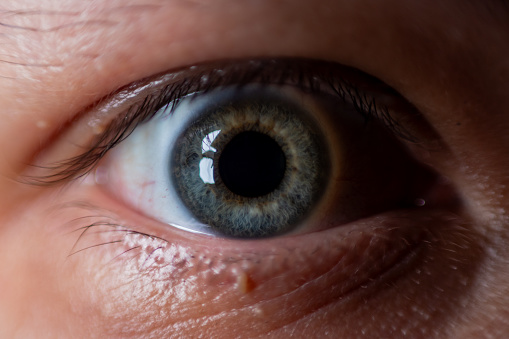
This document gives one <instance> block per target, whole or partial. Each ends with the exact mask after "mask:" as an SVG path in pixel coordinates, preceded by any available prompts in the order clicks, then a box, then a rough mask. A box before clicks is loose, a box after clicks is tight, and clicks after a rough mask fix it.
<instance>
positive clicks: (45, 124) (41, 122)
mask: <svg viewBox="0 0 509 339" xmlns="http://www.w3.org/2000/svg"><path fill="white" fill-rule="evenodd" d="M35 125H36V126H37V127H38V128H40V129H46V128H48V122H47V121H44V120H39V121H37V122H36V123H35Z"/></svg>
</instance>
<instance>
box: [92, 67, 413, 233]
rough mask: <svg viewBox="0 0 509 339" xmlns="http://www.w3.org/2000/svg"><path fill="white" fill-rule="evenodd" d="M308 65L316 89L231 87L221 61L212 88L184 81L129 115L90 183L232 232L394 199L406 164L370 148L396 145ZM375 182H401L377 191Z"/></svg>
mask: <svg viewBox="0 0 509 339" xmlns="http://www.w3.org/2000/svg"><path fill="white" fill-rule="evenodd" d="M285 71H286V72H291V71H292V70H288V69H287V70H285ZM308 72H309V73H310V74H306V77H310V78H314V79H315V81H316V82H315V83H312V85H313V86H315V87H316V88H314V90H313V91H309V88H305V85H304V84H299V86H302V87H303V91H302V93H304V94H303V95H301V96H299V97H298V98H297V97H296V96H295V95H292V94H291V93H290V94H289V93H288V91H287V90H286V89H285V87H284V86H280V84H281V82H278V83H277V85H278V86H271V85H270V81H268V83H267V84H264V83H260V82H259V81H253V83H252V85H251V84H249V83H247V84H243V86H242V87H238V86H228V85H229V84H228V83H221V81H223V82H225V81H224V78H228V77H232V78H233V75H231V74H228V72H226V74H223V75H222V78H221V79H223V80H217V83H219V85H218V86H217V87H215V88H213V90H208V91H198V92H196V91H194V92H193V85H192V84H191V85H189V83H188V82H186V83H185V85H186V86H187V87H186V88H187V91H188V92H189V93H193V95H191V96H183V97H182V96H181V97H182V99H181V100H180V101H179V104H178V105H177V106H175V107H174V109H173V110H172V111H171V113H170V114H167V115H161V116H157V115H156V116H155V118H154V119H151V120H148V121H146V122H145V123H143V124H141V125H139V126H137V128H136V129H135V130H134V131H133V132H132V134H131V135H130V136H129V137H128V138H126V139H125V140H124V141H123V142H122V143H120V144H119V145H118V146H117V147H116V148H115V149H114V150H112V151H111V152H112V153H113V155H114V156H113V157H111V160H110V161H109V162H108V163H107V164H106V165H105V166H99V167H97V169H96V171H95V180H96V182H97V183H99V184H101V185H106V186H108V189H110V190H111V191H112V192H117V193H116V194H117V195H121V196H120V198H121V199H124V200H126V201H127V203H129V204H131V205H133V206H136V208H138V209H139V210H140V211H142V212H143V213H145V214H147V215H148V216H150V217H153V218H155V219H157V220H160V221H162V222H164V223H167V224H168V225H176V226H177V227H178V228H182V229H185V230H188V231H190V232H198V233H206V234H211V235H219V236H223V237H228V238H236V239H263V238H269V237H275V236H280V235H284V234H289V233H292V234H293V233H295V232H313V231H315V230H316V228H314V226H313V224H314V220H315V218H316V214H317V213H318V212H317V211H319V213H325V214H327V215H326V217H329V215H331V218H332V219H333V220H339V221H340V222H343V223H344V222H347V221H351V220H352V219H356V218H361V217H363V216H366V215H368V214H370V213H374V212H379V211H383V210H385V209H390V208H392V207H394V206H396V205H397V202H398V201H400V200H401V199H402V198H403V197H404V196H405V194H407V191H408V190H406V189H405V187H402V186H404V185H403V184H401V182H404V181H405V180H399V179H401V176H402V175H403V176H405V178H406V177H407V175H406V174H405V168H406V167H405V166H400V165H401V164H402V163H403V162H400V163H397V164H394V163H393V164H390V163H387V162H386V161H385V162H384V160H383V156H381V155H379V154H378V155H376V156H373V154H376V153H377V152H379V153H382V154H384V152H386V150H384V149H383V147H380V145H389V146H391V147H392V146H393V145H392V144H391V143H390V142H388V141H386V140H384V138H385V137H384V136H383V134H382V133H373V134H372V135H366V133H364V134H365V135H361V134H362V133H363V131H365V130H364V128H363V127H364V126H363V123H362V119H357V118H353V117H352V116H351V115H352V114H358V113H355V112H356V108H355V107H353V106H355V105H353V104H352V103H351V102H350V101H346V100H344V98H343V97H342V96H341V95H331V93H330V91H326V92H320V91H319V90H318V89H319V88H320V86H318V85H317V82H319V81H321V80H320V77H319V76H318V75H315V74H313V72H312V70H308ZM207 76H208V77H210V76H212V75H211V74H207ZM293 78H294V77H288V79H293ZM206 80H207V81H210V80H211V79H209V78H207V79H206ZM212 80H214V79H212ZM198 81H203V79H201V80H198ZM292 81H293V80H291V81H290V80H288V83H289V84H291V85H295V83H294V82H292ZM324 81H325V80H324ZM338 81H339V80H338ZM283 85H284V84H283ZM323 85H324V84H323ZM294 87H295V86H294ZM323 87H324V88H329V87H327V86H325V85H324V86H323ZM317 88H318V89H317ZM194 89H196V88H194ZM202 89H203V88H202ZM178 90H182V88H181V87H179V86H178V84H177V85H176V86H175V91H178ZM359 95H362V94H359ZM165 96H167V97H170V98H171V97H175V96H172V94H171V93H168V91H167V92H165ZM302 98H304V99H302ZM303 101H304V102H303ZM349 105H350V106H349ZM310 107H311V109H310ZM313 107H319V108H320V109H317V110H315V109H312V108H313ZM331 134H334V135H333V136H332V137H331ZM370 147H371V148H370ZM388 152H389V153H390V155H391V157H392V156H393V155H394V154H395V153H394V152H396V153H397V151H394V152H393V151H391V150H389V151H388ZM391 152H392V153H391ZM389 158H390V157H389ZM373 159H375V160H373ZM378 160H379V161H380V163H377V161H378ZM404 165H405V164H404ZM377 166H378V167H380V168H381V169H380V168H377ZM396 167H398V170H395V171H392V172H391V169H394V168H396ZM407 168H408V167H407ZM377 181H386V182H394V183H397V182H400V183H398V184H397V185H396V186H397V188H396V189H394V190H392V191H391V193H390V194H389V195H387V194H385V195H384V194H383V193H381V192H375V191H376V190H374V189H373V184H374V183H375V182H377ZM382 187H383V189H387V190H388V191H390V187H391V185H390V184H388V185H386V186H384V185H382ZM393 187H394V185H393ZM385 200H390V203H387V201H385ZM338 202H340V204H339V205H341V207H340V208H338V207H337V206H338ZM324 206H325V207H324ZM363 206H367V208H366V209H365V211H362V210H363ZM352 211H355V212H352ZM373 211H374V212H373ZM320 218H321V219H323V216H320ZM303 224H306V225H308V226H306V227H305V228H303V227H302V225H303ZM309 225H310V226H309ZM334 225H338V223H334Z"/></svg>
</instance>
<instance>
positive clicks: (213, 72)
mask: <svg viewBox="0 0 509 339" xmlns="http://www.w3.org/2000/svg"><path fill="white" fill-rule="evenodd" d="M338 68H339V69H341V71H339V72H338V70H337V69H338ZM344 69H348V71H349V72H359V71H356V70H352V69H350V68H346V67H344V66H340V65H337V64H333V63H328V62H321V61H310V60H301V59H259V60H246V61H240V62H232V63H223V64H217V66H216V65H211V64H208V65H203V66H192V67H189V68H187V69H186V70H184V71H180V72H177V73H179V74H182V75H184V77H183V78H182V79H178V80H177V81H174V82H170V83H169V84H168V85H166V86H164V87H163V88H162V90H160V91H159V93H157V94H149V95H148V96H146V97H145V98H144V99H143V100H141V101H139V102H138V103H135V104H133V105H132V106H131V107H129V108H128V109H127V110H126V111H125V113H124V114H120V115H118V116H117V117H116V118H114V119H113V120H112V121H111V122H110V123H109V125H108V126H107V127H106V128H105V131H104V132H103V133H101V134H99V135H98V137H97V138H96V139H95V141H94V142H93V143H92V145H91V146H90V147H89V148H88V149H87V151H85V152H83V153H81V154H79V155H77V156H74V157H71V158H69V159H67V160H64V161H61V162H59V163H56V164H55V165H53V166H44V167H43V168H44V169H45V170H47V171H50V174H47V175H41V176H29V177H26V178H25V182H26V183H28V184H32V185H41V186H47V185H54V184H59V183H66V182H69V181H71V180H74V179H78V178H81V177H83V176H85V175H87V174H88V173H90V172H91V171H92V170H93V169H94V167H95V165H96V164H97V163H98V162H99V161H100V160H101V159H102V158H103V157H104V156H105V155H106V153H107V152H108V151H109V150H111V149H112V148H114V147H115V146H117V145H118V144H119V143H121V142H122V141H123V140H125V139H126V138H127V137H129V135H130V134H131V133H132V132H133V131H134V130H135V129H136V127H137V126H139V125H140V124H142V123H144V122H147V121H148V120H150V119H151V118H152V117H154V115H155V114H156V113H157V112H158V111H159V110H160V109H161V108H163V107H165V106H166V108H170V110H169V112H170V113H169V114H171V113H172V112H173V110H174V109H175V108H176V107H177V106H178V104H179V102H180V101H181V100H182V99H183V98H184V97H186V96H188V95H190V94H197V93H198V94H201V93H207V92H208V91H211V90H213V89H216V88H218V87H223V86H231V85H235V86H238V87H242V86H244V85H246V84H249V83H253V82H256V83H259V84H267V85H268V84H271V85H282V84H288V83H293V84H295V85H296V86H298V87H300V88H301V89H304V90H307V91H309V92H311V93H318V92H320V91H322V90H323V86H327V87H328V90H329V91H331V92H333V93H334V94H335V95H337V96H339V97H340V98H341V99H342V100H345V101H349V102H350V103H351V104H352V105H353V108H354V109H355V110H356V111H357V112H358V113H359V114H361V115H362V116H363V117H364V119H365V121H366V123H367V122H369V121H371V120H372V119H377V120H379V121H381V122H383V124H384V125H385V126H386V127H387V128H388V129H389V130H390V131H391V132H392V133H393V134H394V135H396V136H397V137H399V138H402V139H404V140H407V141H410V142H414V143H415V142H418V139H417V138H416V137H415V136H413V135H412V134H411V133H410V132H409V131H407V130H406V129H405V128H404V126H402V125H401V124H400V123H399V122H398V120H396V119H395V118H394V117H393V116H392V115H391V114H390V112H389V110H388V109H387V107H385V106H379V105H378V104H377V103H376V101H375V98H373V97H371V96H368V95H367V94H365V93H363V92H362V91H361V90H360V89H359V88H358V87H357V86H355V84H353V83H351V82H350V81H347V80H345V79H343V78H342V77H341V75H340V74H341V72H342V71H344ZM177 73H176V74H177ZM186 73H191V74H190V76H185V75H186ZM359 73H360V72H359ZM363 76H364V77H366V76H367V75H366V74H363ZM368 77H369V76H368ZM370 78H371V77H370ZM373 80H374V81H377V82H379V80H377V79H374V78H373Z"/></svg>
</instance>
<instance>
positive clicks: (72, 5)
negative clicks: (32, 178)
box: [0, 0, 509, 333]
mask: <svg viewBox="0 0 509 339" xmlns="http://www.w3.org/2000/svg"><path fill="white" fill-rule="evenodd" d="M0 10H1V14H0V93H1V95H2V98H0V106H1V107H2V109H1V110H0V115H1V118H2V119H0V145H11V147H3V148H2V150H1V154H0V173H2V174H3V176H2V178H1V179H0V192H13V194H12V195H7V194H3V195H0V206H3V207H2V211H8V210H9V209H10V208H11V209H12V210H14V209H15V206H16V205H17V204H19V202H20V201H21V200H19V199H22V198H23V195H19V197H18V196H17V195H15V193H17V192H18V191H19V189H18V188H17V187H18V186H16V185H17V183H15V182H13V181H12V180H11V178H12V177H14V176H16V174H19V172H20V171H22V169H23V166H24V164H26V163H29V161H30V159H31V157H32V156H33V155H34V154H35V153H36V152H37V151H38V150H39V148H40V147H41V143H42V144H44V143H45V142H47V139H48V135H50V134H51V133H49V132H48V131H53V132H56V131H57V130H58V129H59V127H60V126H61V125H62V124H63V123H64V122H66V121H67V120H68V119H70V118H72V117H73V116H75V115H76V114H78V113H79V112H81V111H82V110H83V109H84V108H86V107H88V106H90V105H91V104H92V103H94V102H96V101H97V100H99V99H100V98H101V97H104V96H105V95H107V94H108V93H110V92H112V91H114V90H115V89H117V88H119V87H121V86H124V85H126V84H129V83H130V82H132V81H135V80H139V79H141V78H144V77H147V76H150V75H153V74H157V73H160V72H163V71H165V70H169V69H174V68H179V67H182V66H186V65H191V64H196V63H199V62H203V61H210V60H221V59H235V58H245V57H257V56H263V57H267V56H275V57H280V56H292V57H305V58H313V59H324V60H331V61H335V62H338V63H341V64H344V65H347V66H352V67H356V68H359V69H361V70H363V71H364V72H366V73H369V74H372V75H374V76H376V77H378V78H379V79H381V80H382V81H384V82H386V83H387V84H389V85H390V86H392V87H393V88H395V89H396V90H397V91H398V92H400V93H401V94H402V95H403V96H404V97H405V98H407V99H408V100H409V101H411V102H412V103H413V104H414V105H415V106H416V107H417V108H418V109H419V110H420V111H421V112H422V113H423V115H424V116H425V118H426V119H427V120H428V121H430V123H431V124H432V125H433V127H434V128H435V129H436V130H437V132H438V133H439V134H440V135H441V136H442V138H443V139H444V142H445V144H446V145H447V146H448V149H449V150H450V156H451V160H450V161H448V162H447V161H442V162H438V161H437V162H436V164H435V167H437V168H438V169H439V170H441V171H442V172H443V173H445V174H446V175H448V176H450V177H451V178H454V180H455V183H456V184H457V185H458V186H461V191H462V192H461V193H462V194H463V195H464V197H465V200H466V203H467V204H470V206H471V207H472V209H473V211H474V213H476V214H477V215H478V216H479V228H480V229H481V228H482V231H481V230H480V232H482V233H488V234H491V236H492V237H493V238H494V239H495V240H494V245H493V248H494V252H496V255H494V257H496V258H499V259H498V261H495V262H494V264H493V265H492V266H491V267H489V268H488V270H490V271H491V272H492V273H490V274H491V276H490V279H491V282H490V284H491V285H493V286H498V289H497V290H496V291H488V292H485V293H486V294H485V296H483V297H482V299H481V298H480V299H479V300H480V301H479V311H478V312H473V315H472V316H471V317H472V319H475V320H476V321H478V324H475V325H474V322H472V324H471V326H472V327H474V326H477V328H485V327H486V326H487V325H488V324H489V323H490V322H497V321H499V322H505V321H504V320H503V319H505V316H504V313H505V312H507V311H504V310H507V309H508V308H509V306H506V305H504V304H503V302H504V301H503V300H504V296H506V295H509V294H508V293H507V292H508V291H507V287H505V281H506V277H505V273H504V272H503V270H499V269H498V268H497V265H500V267H502V268H503V267H505V266H504V265H503V264H504V263H503V259H502V258H507V255H508V250H507V240H508V239H507V234H506V232H505V226H506V225H507V220H506V218H505V216H504V214H505V213H504V212H505V209H506V208H507V207H509V203H507V202H505V201H504V199H502V198H501V197H504V196H507V195H508V194H509V192H507V189H506V187H509V178H508V176H507V174H506V172H507V166H506V162H507V161H506V160H505V158H506V157H507V156H506V153H507V150H509V134H508V133H506V132H505V131H506V130H507V129H508V127H509V126H508V125H509V114H508V113H509V112H507V110H508V107H509V95H507V93H508V91H509V85H508V81H507V80H508V79H509V57H508V56H509V44H508V43H507V40H508V36H509V20H508V16H507V12H506V8H505V7H504V6H503V5H502V3H497V2H490V3H488V2H481V1H477V2H475V1H460V0H457V1H452V0H451V1H440V2H437V3H436V4H434V5H430V4H429V3H425V2H423V1H418V0H414V1H411V0H408V1H402V0H386V1H378V0H360V1H351V0H339V1H338V0H322V1H319V2H317V1H311V0H288V1H284V0H280V1H272V0H266V1H254V0H243V1H238V0H236V1H233V0H196V1H192V0H190V1H184V0H181V1H179V0H165V1H163V0H159V1H158V0H153V1H144V0H133V1H123V0H118V1H115V0H114V1H109V0H108V1H106V0H102V1H101V0H96V1H78V0H67V1H59V0H53V1H50V0H32V1H28V0H12V1H2V4H1V5H0ZM39 122H44V124H45V125H46V126H47V127H46V129H41V128H40V127H39V126H40V124H38V123H39ZM19 131H23V137H22V138H20V137H19V135H20V132H19ZM12 140H16V143H14V144H13V143H12ZM458 164H461V166H458ZM480 182H481V183H482V184H483V186H482V187H481V185H480V184H479V183H480ZM2 218H3V219H2V224H6V222H4V219H5V220H7V219H12V218H13V215H9V214H7V213H4V214H3V215H2ZM4 231H5V230H4ZM488 231H489V232H488ZM0 234H2V232H0ZM495 234H496V236H495ZM497 272H498V273H497ZM0 282H1V281H0ZM505 299H507V298H505ZM497 300H498V301H497ZM488 304H491V305H492V306H486V305H488ZM507 304H508V305H509V301H508V302H507ZM493 309H495V310H497V312H499V314H500V315H498V316H497V315H495V313H496V312H495V311H493ZM485 314H488V315H492V316H487V317H486V316H484V315H485ZM464 325H465V326H466V325H467V324H466V323H465V324H464ZM506 326H507V325H506ZM477 328H468V326H466V328H465V329H464V330H461V329H460V330H459V331H460V332H461V331H464V332H465V333H468V332H471V331H474V330H476V329H477ZM493 331H495V330H493ZM493 333H495V332H493Z"/></svg>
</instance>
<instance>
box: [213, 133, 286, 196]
mask: <svg viewBox="0 0 509 339" xmlns="http://www.w3.org/2000/svg"><path fill="white" fill-rule="evenodd" d="M285 169H286V158H285V154H284V153H283V150H282V149H281V147H280V146H279V144H278V143H277V142H276V141H275V140H274V139H272V138H271V137H269V136H268V135H266V134H263V133H259V132H253V131H246V132H242V133H239V134H237V135H236V136H235V137H233V138H232V140H231V141H230V142H229V143H228V144H227V145H226V146H225V147H224V149H223V152H222V153H221V156H220V157H219V175H220V176H221V180H222V181H223V182H224V184H225V185H226V187H228V189H229V190H230V191H232V192H233V193H235V194H238V195H241V196H244V197H250V198H251V197H259V196H262V195H265V194H268V193H270V192H272V191H274V190H275V189H276V188H277V187H278V185H279V183H280V182H281V180H283V177H284V175H285Z"/></svg>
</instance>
